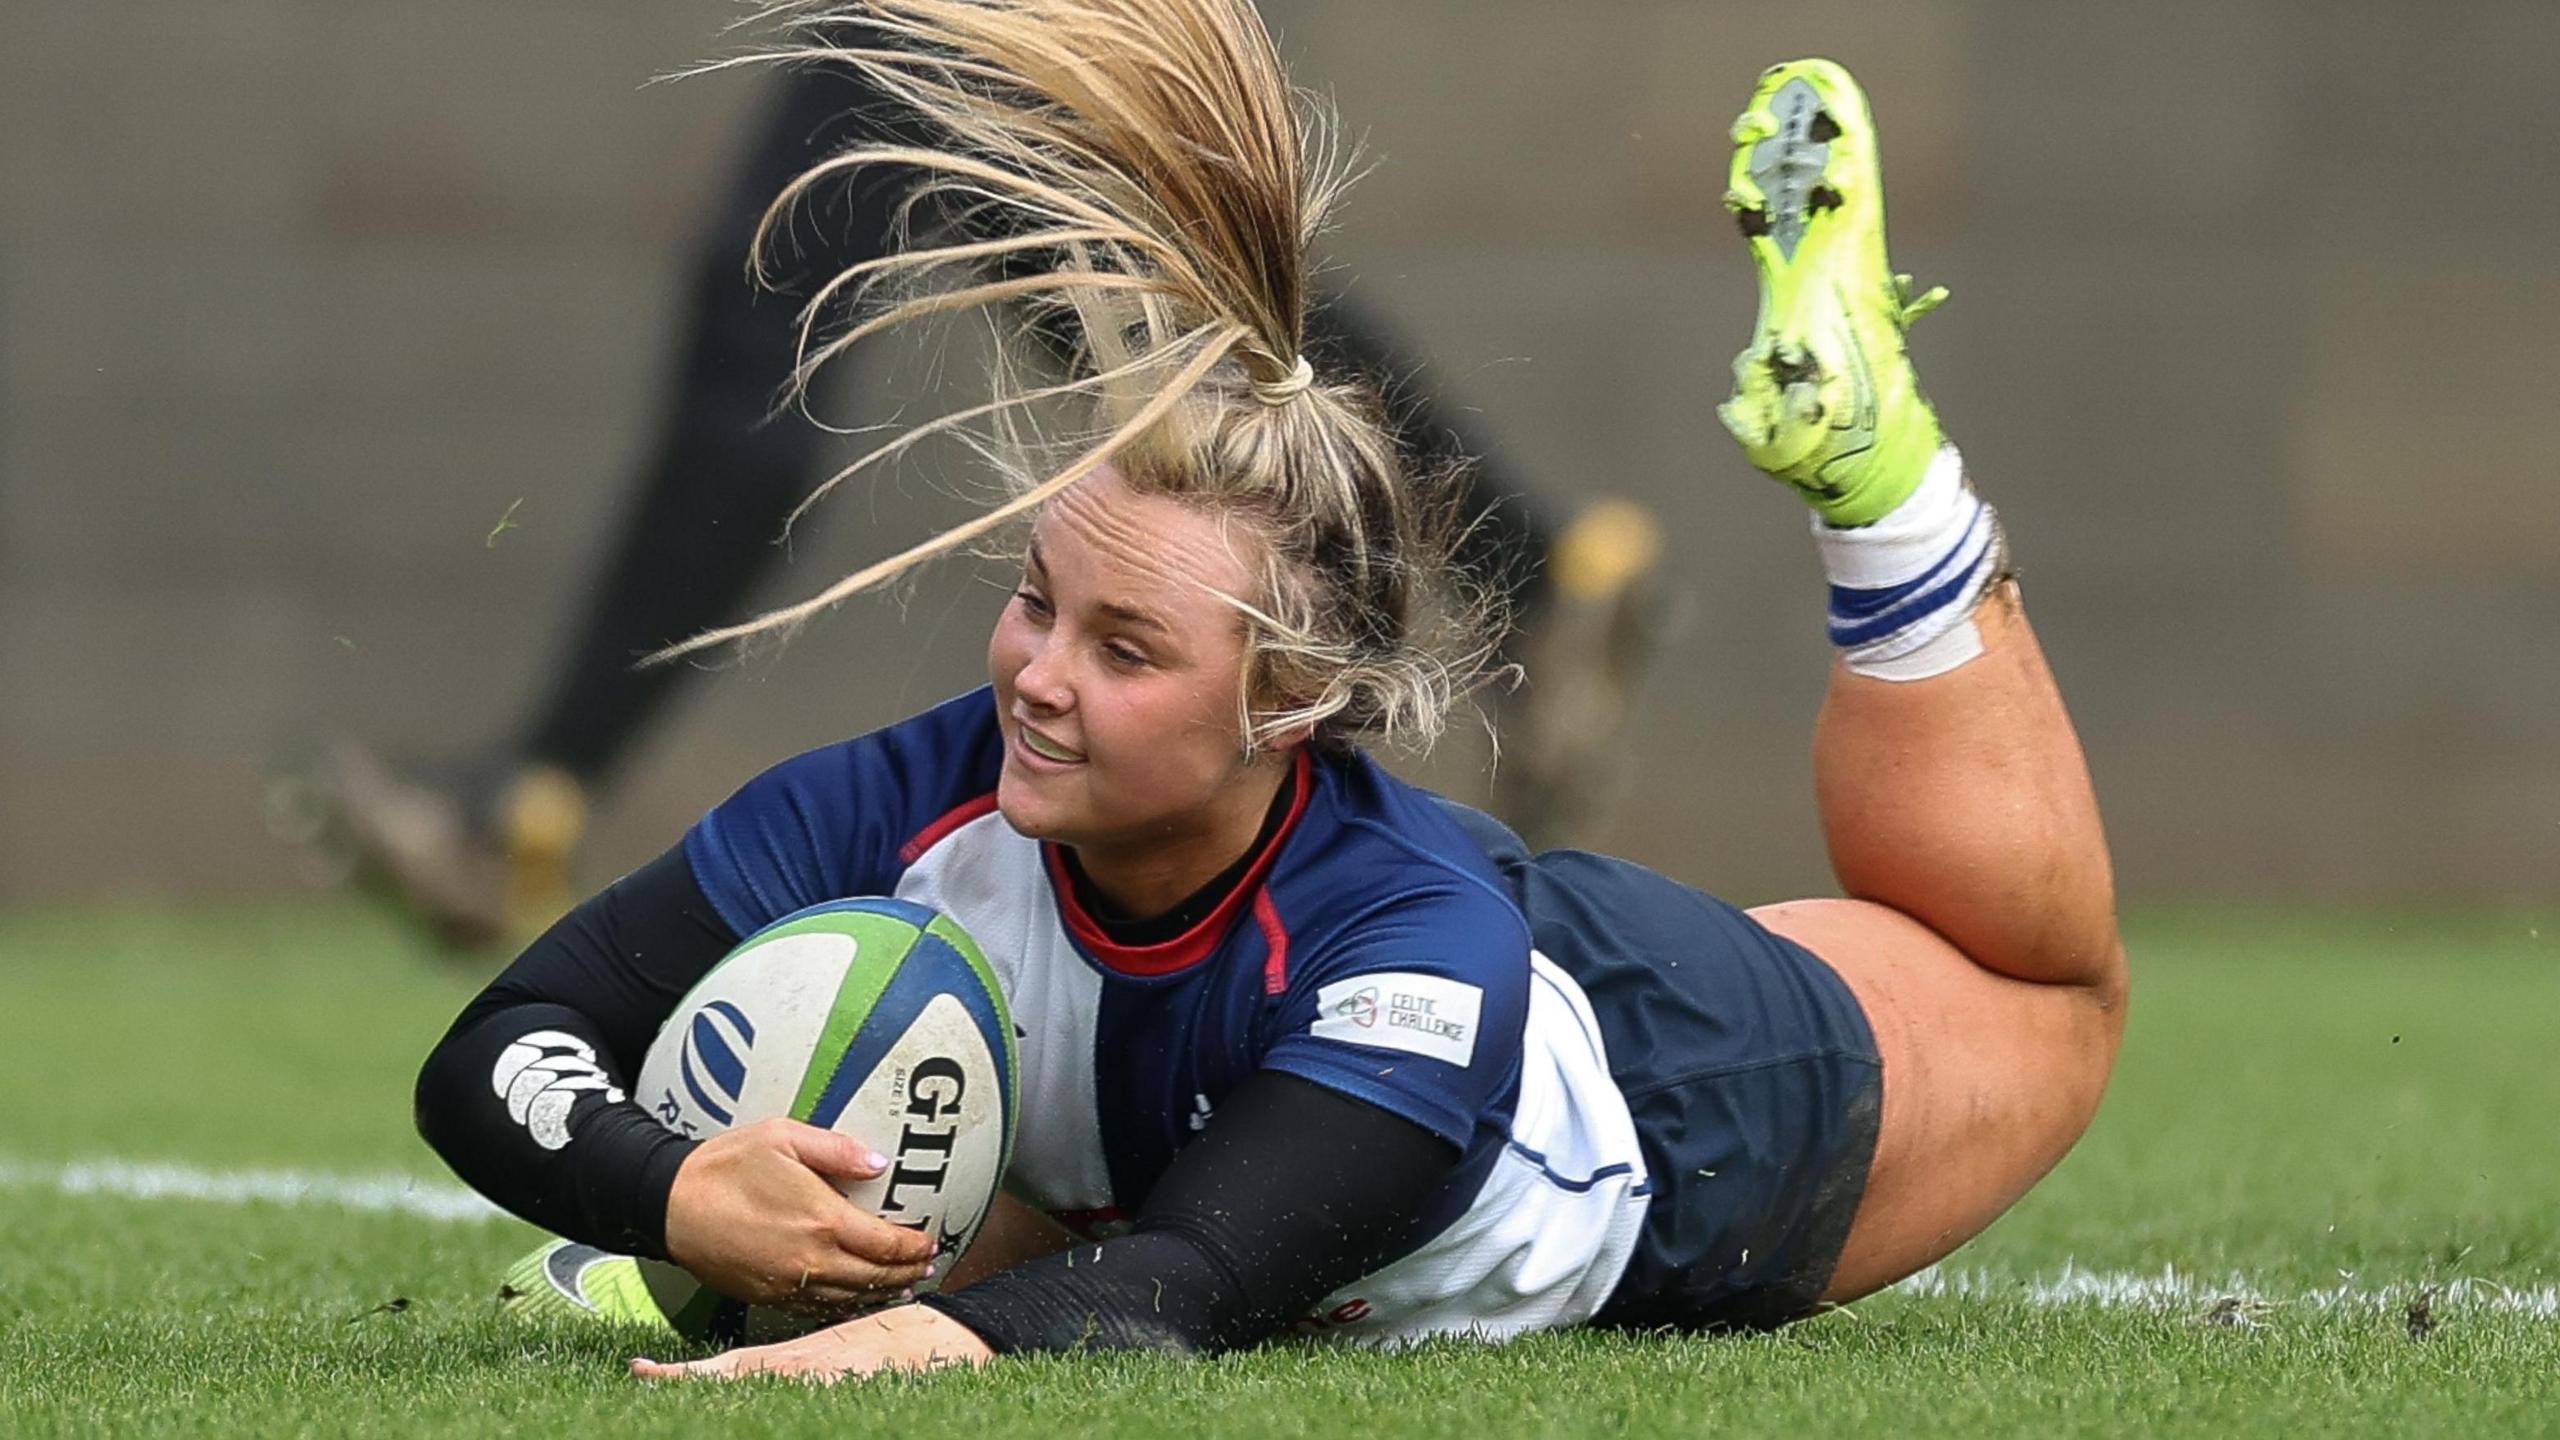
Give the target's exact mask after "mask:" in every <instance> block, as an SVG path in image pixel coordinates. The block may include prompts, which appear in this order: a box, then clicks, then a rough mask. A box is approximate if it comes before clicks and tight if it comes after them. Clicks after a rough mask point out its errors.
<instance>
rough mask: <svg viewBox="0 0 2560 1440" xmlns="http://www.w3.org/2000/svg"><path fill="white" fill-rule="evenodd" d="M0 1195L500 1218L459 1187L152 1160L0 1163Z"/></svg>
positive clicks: (407, 1178) (386, 1176)
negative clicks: (30, 1192)
mask: <svg viewBox="0 0 2560 1440" xmlns="http://www.w3.org/2000/svg"><path fill="white" fill-rule="evenodd" d="M0 1190H50V1191H53V1192H55V1193H57V1194H62V1195H112V1196H115V1197H117V1198H120V1199H131V1200H201V1201H209V1202H212V1203H215V1204H224V1205H245V1204H250V1203H254V1202H264V1203H268V1204H276V1205H317V1206H325V1207H328V1208H330V1209H336V1210H354V1211H360V1212H364V1213H368V1214H377V1215H407V1216H410V1217H412V1218H414V1219H419V1220H435V1221H443V1222H448V1223H454V1222H467V1221H480V1220H494V1219H497V1218H498V1217H499V1216H500V1215H502V1214H503V1213H504V1212H502V1211H501V1210H499V1209H498V1207H497V1206H495V1205H492V1204H490V1203H489V1202H488V1201H486V1200H483V1199H481V1198H480V1197H479V1196H478V1195H475V1194H473V1193H472V1192H470V1191H469V1190H466V1189H464V1188H462V1187H461V1186H459V1185H453V1184H448V1183H446V1182H444V1181H440V1180H421V1179H419V1178H417V1177H416V1176H413V1175H401V1174H396V1173H392V1172H377V1173H375V1174H370V1175H337V1174H331V1173H329V1172H327V1171H325V1170H206V1169H201V1168H198V1167H196V1166H193V1165H177V1164H168V1163H162V1162H157V1161H138V1160H117V1159H95V1160H74V1161H70V1162H68V1163H56V1164H49V1165H48V1164H29V1163H25V1162H22V1161H15V1160H0Z"/></svg>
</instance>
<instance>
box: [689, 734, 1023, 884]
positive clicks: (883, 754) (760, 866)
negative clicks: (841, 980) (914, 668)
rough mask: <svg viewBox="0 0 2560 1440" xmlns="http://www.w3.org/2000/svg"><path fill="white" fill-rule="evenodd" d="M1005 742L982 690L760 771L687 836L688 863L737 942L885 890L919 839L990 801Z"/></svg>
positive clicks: (904, 865)
mask: <svg viewBox="0 0 2560 1440" xmlns="http://www.w3.org/2000/svg"><path fill="white" fill-rule="evenodd" d="M1002 746H1003V741H1002V738H1001V736H1000V735H999V733H998V731H997V729H996V722H995V701H994V698H993V693H992V692H991V691H990V690H988V689H987V688H985V687H981V688H979V689H977V690H973V691H971V692H970V693H968V694H966V695H963V696H960V697H959V698H957V699H954V700H950V701H946V702H944V703H943V704H941V705H937V706H935V707H934V708H933V709H931V710H927V711H925V712H924V713H923V714H921V715H917V716H914V717H912V718H910V719H906V720H902V721H900V722H898V723H897V724H895V725H891V726H888V727H886V728H884V729H880V730H874V731H872V732H871V733H870V734H868V735H863V736H859V737H856V738H855V739H851V740H846V741H842V742H839V743H837V744H834V745H827V746H822V747H820V748H819V749H816V750H812V751H809V752H808V753H806V754H803V755H796V756H793V757H792V758H791V759H788V760H785V761H783V762H782V763H780V764H778V765H776V766H774V767H773V768H771V769H769V770H767V771H765V772H764V773H763V774H761V775H758V776H757V777H756V778H754V779H753V780H750V781H748V782H747V783H746V784H745V785H744V786H742V787H740V788H739V790H738V792H737V793H736V794H734V795H731V796H730V797H729V798H728V799H726V800H723V801H722V802H720V804H719V805H717V806H715V807H713V809H712V810H711V812H710V813H709V814H707V815H705V816H703V817H702V819H701V820H700V821H699V822H697V823H696V824H695V825H694V827H693V829H692V830H690V831H688V832H686V834H685V837H684V853H685V858H686V859H687V860H688V861H689V862H691V864H692V866H693V873H694V878H695V880H696V881H697V882H699V883H700V884H701V886H702V891H703V894H704V895H705V896H707V897H709V899H710V901H711V904H712V906H713V907H714V908H715V909H716V910H718V911H719V914H720V918H721V919H723V920H725V921H726V922H728V924H729V925H730V926H731V927H732V928H734V929H735V930H736V931H737V932H738V933H739V934H740V935H752V934H754V933H755V932H756V931H758V930H761V929H763V928H764V927H765V926H767V925H770V924H772V923H773V922H774V921H776V920H779V919H781V918H782V917H783V916H785V915H789V914H791V913H792V912H793V911H796V910H803V909H806V908H808V907H809V906H811V905H816V904H820V903H823V902H825V901H828V900H841V899H845V898H847V897H850V896H856V895H886V894H889V893H891V892H892V891H893V890H895V889H896V887H897V883H898V877H899V875H901V874H902V873H904V871H905V870H906V868H907V866H908V865H909V864H910V863H912V861H913V854H912V847H913V845H914V843H915V842H917V841H919V840H920V839H924V838H928V837H929V836H930V834H931V832H932V831H933V829H934V827H935V826H936V825H937V824H940V823H942V822H944V821H946V820H947V819H949V818H950V817H953V816H955V815H961V814H965V813H966V812H967V811H968V809H969V808H970V807H971V806H973V805H975V804H979V803H983V802H986V801H987V800H988V799H989V797H991V796H992V794H993V792H994V790H995V783H996V774H997V771H998V768H999V767H1000V766H1001V765H1002V763H1003V750H1002Z"/></svg>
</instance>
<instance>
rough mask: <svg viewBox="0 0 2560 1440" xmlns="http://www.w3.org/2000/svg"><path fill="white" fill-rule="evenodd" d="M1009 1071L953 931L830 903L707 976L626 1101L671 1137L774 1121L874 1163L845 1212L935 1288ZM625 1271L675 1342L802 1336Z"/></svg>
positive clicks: (988, 1186)
mask: <svg viewBox="0 0 2560 1440" xmlns="http://www.w3.org/2000/svg"><path fill="white" fill-rule="evenodd" d="M1015 1072H1016V1065H1015V1055H1014V1032H1013V1020H1012V1017H1011V1016H1010V1015H1009V1014H1008V1013H1007V1012H1006V1009H1005V1003H1004V993H1003V991H1002V990H1001V989H999V988H998V986H997V984H996V978H995V972H994V971H993V970H991V969H989V968H988V965H987V961H986V957H985V956H984V955H982V954H981V953H979V950H978V946H977V942H976V941H974V940H971V939H970V938H969V935H968V932H966V931H964V930H962V929H961V928H960V926H959V925H958V924H957V923H955V922H954V921H953V920H952V919H951V918H950V917H949V916H947V915H943V914H940V913H938V912H936V911H934V910H931V909H928V908H926V907H925V906H922V905H917V904H913V903H911V902H908V901H904V900H894V899H885V898H873V899H857V900H838V901H833V902H830V903H828V904H825V905H818V906H813V907H811V908H809V909H807V910H802V911H799V912H797V913H795V914H792V915H788V916H785V917H783V918H782V919H780V920H778V921H775V922H774V923H773V924H771V925H768V926H766V927H765V928H764V929H762V930H759V931H757V932H756V933H755V934H753V935H751V936H749V937H747V939H746V940H744V941H742V942H741V943H740V944H739V945H738V947H737V948H736V949H735V950H732V951H730V952H729V954H728V955H727V957H725V958H724V959H722V960H721V962H720V963H719V964H718V965H716V966H714V967H713V968H712V970H711V972H710V973H709V974H707V975H705V976H704V977H703V978H702V981H701V983H699V984H697V985H696V986H694V988H693V990H692V991H691V992H690V993H689V994H687V995H686V996H685V997H684V999H683V1001H682V1002H680V1003H679V1004H678V1005H677V1006H676V1008H675V1012H674V1014H673V1015H671V1016H670V1017H669V1018H668V1020H667V1023H666V1026H665V1027H664V1028H663V1029H661V1030H660V1031H659V1032H658V1038H657V1039H656V1040H655V1041H654V1042H653V1043H652V1044H651V1045H650V1046H649V1053H648V1056H647V1058H646V1059H644V1060H643V1061H642V1062H641V1065H640V1078H639V1083H638V1089H637V1090H636V1091H635V1092H634V1094H633V1096H632V1098H633V1099H635V1100H637V1101H638V1102H639V1103H640V1104H641V1105H642V1106H644V1107H645V1108H647V1109H648V1110H649V1111H650V1112H651V1113H652V1114H654V1115H656V1116H657V1117H658V1120H659V1122H660V1123H661V1124H664V1125H665V1126H667V1128H669V1129H671V1130H675V1131H677V1132H679V1133H681V1134H686V1135H695V1136H710V1135H715V1134H718V1133H719V1132H721V1131H723V1130H727V1129H730V1128H731V1127H733V1126H738V1125H744V1124H748V1123H750V1122H752V1121H757V1120H764V1119H770V1118H772V1117H774V1116H777V1115H787V1116H789V1117H791V1118H792V1119H795V1120H802V1121H806V1122H807V1123H809V1124H811V1125H816V1126H819V1127H821V1128H823V1129H828V1130H834V1131H837V1132H839V1133H842V1134H845V1135H849V1136H852V1137H853V1138H854V1139H856V1140H859V1141H861V1142H862V1143H863V1144H865V1145H868V1146H870V1147H871V1148H872V1149H874V1150H877V1151H879V1152H880V1153H881V1154H883V1155H886V1156H888V1157H889V1160H890V1166H889V1170H888V1172H887V1173H886V1174H883V1175H881V1176H879V1177H878V1178H876V1179H872V1180H866V1181H860V1182H856V1183H853V1184H850V1185H848V1186H847V1187H846V1188H845V1195H846V1198H848V1199H850V1200H852V1201H853V1202H854V1203H855V1204H856V1205H859V1206H861V1207H862V1208H864V1209H866V1210H869V1211H871V1212H872V1213H873V1214H876V1215H879V1216H880V1217H881V1218H883V1219H886V1220H889V1221H892V1222H894V1223H896V1224H900V1225H912V1226H917V1227H920V1228H922V1229H924V1230H926V1231H927V1232H929V1233H930V1234H932V1235H933V1236H934V1238H935V1240H936V1242H937V1243H938V1244H939V1245H940V1247H941V1251H942V1254H943V1256H944V1260H943V1263H942V1265H941V1266H940V1270H941V1272H942V1273H943V1274H948V1273H949V1272H950V1270H951V1261H952V1260H953V1259H955V1258H957V1257H958V1256H959V1255H960V1254H961V1252H963V1251H965V1250H966V1249H967V1248H968V1246H969V1242H970V1241H971V1240H972V1239H974V1238H975V1237H976V1235H977V1233H978V1229H979V1227H980V1225H981V1224H983V1223H984V1221H985V1220H986V1217H987V1212H988V1210H989V1207H990V1206H992V1205H993V1204H994V1201H995V1194H996V1186H997V1183H998V1182H999V1181H1001V1180H1002V1179H1003V1177H1004V1172H1005V1166H1006V1164H1007V1162H1008V1161H1010V1160H1011V1158H1012V1155H1013V1125H1014V1116H1015V1114H1016V1112H1017V1107H1016V1104H1015V1092H1014V1075H1015ZM641 1272H642V1275H643V1278H644V1279H645V1281H646V1282H647V1284H648V1287H649V1292H650V1294H651V1296H652V1298H653V1299H655V1300H656V1302H657V1305H658V1308H659V1310H660V1311H661V1312H663V1313H664V1314H665V1315H666V1317H667V1319H668V1320H669V1321H670V1322H671V1323H672V1324H673V1325H674V1326H675V1328H676V1329H677V1330H678V1331H680V1332H682V1333H683V1334H686V1335H688V1336H692V1337H695V1338H698V1339H712V1340H730V1341H735V1340H740V1339H746V1340H761V1339H765V1338H769V1337H773V1336H779V1335H783V1334H789V1333H792V1332H794V1331H797V1330H805V1329H807V1328H808V1321H807V1320H806V1318H805V1317H799V1316H794V1315H790V1314H787V1313H784V1312H779V1311H767V1310H764V1309H762V1308H760V1307H751V1306H748V1305H745V1304H742V1303H740V1302H738V1301H735V1300H731V1299H728V1298H727V1297H725V1296H722V1295H719V1294H717V1293H716V1292H713V1291H711V1290H709V1289H707V1288H705V1287H704V1286H703V1285H702V1284H701V1283H700V1282H699V1281H696V1280H695V1279H694V1278H693V1277H692V1276H691V1275H689V1274H687V1273H686V1272H685V1271H684V1270H683V1269H681V1268H679V1267H677V1266H674V1265H670V1264H666V1263H663V1262H659V1261H643V1262H641ZM931 1283H932V1282H930V1281H929V1282H927V1286H926V1287H921V1288H929V1287H930V1285H931Z"/></svg>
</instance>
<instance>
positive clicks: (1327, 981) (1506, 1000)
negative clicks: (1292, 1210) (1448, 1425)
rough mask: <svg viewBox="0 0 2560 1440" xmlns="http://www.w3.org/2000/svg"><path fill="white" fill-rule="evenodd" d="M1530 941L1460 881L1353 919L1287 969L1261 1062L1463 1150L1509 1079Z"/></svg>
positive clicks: (1514, 916)
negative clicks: (1305, 958)
mask: <svg viewBox="0 0 2560 1440" xmlns="http://www.w3.org/2000/svg"><path fill="white" fill-rule="evenodd" d="M1528 1010H1529V936H1528V930H1527V927H1526V926H1525V925H1524V924H1523V923H1522V922H1521V920H1520V917H1519V912H1518V911H1517V910H1516V909H1513V908H1512V907H1511V906H1510V905H1509V904H1508V903H1507V902H1505V901H1502V900H1500V899H1499V898H1497V897H1493V896H1490V895H1488V894H1484V893H1481V892H1478V891H1477V890H1475V889H1474V888H1473V887H1471V886H1468V885H1466V884H1465V883H1464V882H1451V883H1449V884H1445V885H1436V886H1432V887H1428V888H1425V889H1422V890H1418V891H1416V892H1413V893H1410V894H1408V895H1405V896H1402V897H1399V899H1398V900H1397V901H1396V902H1395V903H1394V904H1392V905H1390V906H1385V907H1381V908H1380V909H1379V910H1378V911H1376V912H1373V913H1371V914H1369V915H1366V916H1363V917H1362V918H1361V919H1360V921H1359V922H1358V923H1357V924H1356V925H1353V926H1350V927H1346V934H1345V935H1344V936H1343V937H1342V938H1340V939H1338V940H1337V941H1336V942H1335V943H1332V944H1330V945H1327V946H1325V947H1323V948H1322V949H1321V950H1320V951H1319V952H1318V953H1317V954H1316V955H1315V956H1313V957H1311V960H1310V963H1308V964H1307V965H1305V966H1303V967H1301V968H1299V969H1298V970H1297V971H1296V972H1295V973H1293V974H1291V975H1290V977H1289V984H1288V989H1287V990H1286V992H1284V994H1283V996H1282V998H1281V1003H1280V1005H1279V1006H1278V1008H1277V1010H1276V1011H1275V1013H1274V1014H1273V1016H1272V1017H1271V1020H1270V1030H1269V1034H1270V1037H1271V1038H1270V1041H1269V1046H1268V1049H1267V1051H1266V1052H1265V1055H1264V1057H1263V1064H1264V1065H1265V1066H1266V1067H1268V1068H1271V1069H1275V1070H1280V1071H1282V1072H1285V1073H1287V1074H1291V1075H1296V1076H1298V1077H1300V1078H1302V1079H1305V1080H1310V1081H1313V1082H1315V1083H1316V1084H1319V1085H1322V1086H1325V1087H1326V1088H1328V1089H1332V1090H1337V1091H1340V1092H1342V1093H1344V1094H1348V1095H1351V1096H1354V1097H1356V1098H1358V1099H1360V1100H1363V1101H1366V1102H1368V1103H1369V1104H1371V1105H1375V1106H1377V1107H1378V1108H1380V1109H1383V1110H1386V1111H1387V1112H1389V1113H1390V1114H1394V1115H1398V1116H1401V1117H1403V1118H1405V1119H1406V1120H1409V1121H1411V1122H1413V1123H1414V1124H1417V1125H1420V1126H1422V1127H1423V1128H1424V1129H1426V1130H1429V1131H1431V1132H1432V1133H1433V1134H1436V1135H1438V1136H1440V1137H1441V1138H1442V1139H1444V1140H1447V1141H1450V1142H1451V1143H1453V1144H1455V1145H1457V1146H1459V1147H1460V1148H1462V1149H1463V1148H1464V1147H1465V1146H1466V1145H1467V1144H1468V1143H1469V1141H1470V1140H1471V1138H1472V1137H1473V1136H1474V1133H1475V1130H1476V1127H1477V1124H1478V1122H1479V1120H1480V1119H1481V1117H1482V1116H1483V1115H1484V1114H1485V1112H1486V1111H1487V1109H1488V1108H1489V1107H1490V1106H1492V1105H1493V1104H1494V1103H1495V1102H1497V1101H1498V1100H1500V1099H1501V1098H1502V1097H1503V1096H1504V1095H1505V1094H1506V1093H1507V1092H1508V1091H1509V1089H1510V1088H1511V1086H1512V1085H1513V1084H1514V1083H1515V1082H1516V1080H1517V1078H1518V1075H1519V1073H1520V1047H1521V1035H1522V1031H1523V1029H1524V1028H1525V1026H1526V1024H1527V1019H1528Z"/></svg>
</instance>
